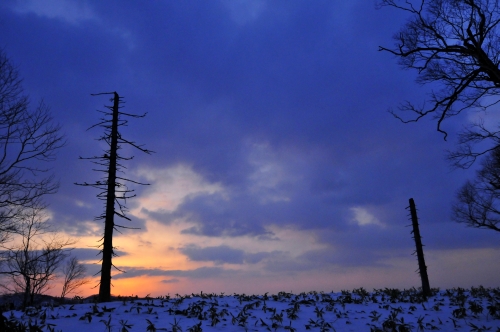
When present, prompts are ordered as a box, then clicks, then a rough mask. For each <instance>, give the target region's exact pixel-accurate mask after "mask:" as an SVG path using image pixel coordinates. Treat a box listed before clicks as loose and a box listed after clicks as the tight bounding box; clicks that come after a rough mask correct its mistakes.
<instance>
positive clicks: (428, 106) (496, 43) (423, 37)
mask: <svg viewBox="0 0 500 332" xmlns="http://www.w3.org/2000/svg"><path fill="white" fill-rule="evenodd" d="M379 5H380V6H381V7H393V8H397V9H399V10H402V11H404V12H406V13H409V14H410V19H409V20H408V22H407V23H406V24H405V25H404V26H403V27H402V28H401V30H400V31H399V33H397V34H396V35H395V36H394V39H395V41H396V45H395V47H394V48H386V47H380V48H379V50H381V51H387V52H390V53H391V54H394V55H395V56H396V57H397V58H398V59H399V64H400V65H401V66H402V67H403V68H404V69H412V70H416V71H417V73H418V78H417V82H418V83H420V84H433V85H434V84H435V83H437V85H438V86H440V87H441V88H440V89H439V90H437V91H432V92H431V93H430V95H429V96H428V98H427V103H424V104H423V105H422V106H416V105H415V104H413V103H410V102H405V103H403V104H401V105H400V107H399V112H392V114H393V115H394V116H395V117H396V118H398V119H400V120H401V121H403V122H405V123H408V122H416V121H418V120H420V119H421V118H423V117H425V116H428V115H429V116H434V118H435V119H436V120H437V130H438V131H439V132H441V133H443V134H444V138H445V139H446V137H447V133H446V131H445V130H444V129H443V128H442V124H443V122H444V121H445V120H446V119H448V118H450V117H453V116H456V115H458V114H460V113H461V112H463V111H464V110H468V109H482V110H486V109H488V108H490V107H491V106H493V105H496V104H497V103H499V102H500V99H499V97H498V93H499V92H500V69H499V68H498V65H499V63H500V7H499V3H498V1H496V0H433V1H425V0H421V1H397V0H381V1H380V2H379ZM408 112H409V113H410V114H411V115H410V116H409V117H406V116H405V117H403V116H402V114H407V113H408ZM486 127H487V126H485V125H484V123H482V122H479V123H476V124H473V125H472V126H470V127H469V128H467V129H466V130H465V131H464V132H462V133H461V134H460V136H459V143H460V144H459V148H458V150H457V151H454V152H451V153H450V155H449V158H450V160H451V162H452V163H453V164H454V165H455V166H457V167H463V168H467V167H470V166H471V165H472V163H474V161H475V160H476V159H477V157H479V156H481V155H484V154H486V153H488V152H489V151H491V150H492V149H494V148H495V147H496V146H497V145H498V144H500V132H499V131H491V130H489V129H487V128H486ZM485 140H486V141H490V140H491V141H492V142H493V144H490V145H488V146H486V147H485V146H484V145H483V146H481V147H477V146H478V145H477V144H476V143H479V142H482V141H485ZM474 146H476V147H477V148H476V149H479V150H477V151H476V150H475V148H474Z"/></svg>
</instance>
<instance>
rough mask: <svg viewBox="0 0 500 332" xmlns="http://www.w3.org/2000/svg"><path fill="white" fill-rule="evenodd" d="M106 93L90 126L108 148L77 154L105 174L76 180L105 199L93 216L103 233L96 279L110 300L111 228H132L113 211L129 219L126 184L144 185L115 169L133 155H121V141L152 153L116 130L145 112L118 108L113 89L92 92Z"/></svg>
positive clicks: (103, 296)
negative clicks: (106, 100) (100, 152)
mask: <svg viewBox="0 0 500 332" xmlns="http://www.w3.org/2000/svg"><path fill="white" fill-rule="evenodd" d="M106 94H111V95H113V98H112V99H111V101H112V102H113V106H106V108H107V109H108V111H101V113H102V114H103V115H104V116H103V117H102V118H101V119H100V121H99V122H98V123H97V124H95V125H93V126H92V127H90V128H89V129H92V128H95V127H100V128H103V129H104V133H103V135H102V136H101V137H100V138H99V139H98V140H99V141H103V142H105V143H106V145H107V146H108V148H107V149H106V150H105V151H104V154H103V155H102V156H94V157H90V158H82V157H80V159H88V160H91V161H92V162H93V163H94V164H96V165H98V167H99V168H98V169H95V171H97V172H103V173H105V176H104V177H103V178H102V179H101V180H98V181H96V182H93V183H87V182H84V183H76V184H77V185H81V186H89V187H94V188H97V189H98V190H99V191H100V192H99V193H98V194H97V198H98V199H100V200H104V201H105V208H104V212H103V213H102V214H101V215H100V216H98V217H96V220H104V235H103V237H102V238H101V241H102V242H101V244H100V245H99V247H100V248H101V251H100V252H101V253H102V267H101V271H100V273H101V280H100V283H99V301H100V302H107V301H110V300H111V268H112V267H115V268H116V266H114V265H113V263H112V258H113V256H116V255H115V253H114V247H113V231H114V230H117V228H131V227H126V226H122V225H118V224H116V223H115V221H114V217H115V215H116V216H118V217H120V218H122V219H126V220H130V218H129V217H127V215H126V212H127V207H126V205H125V204H126V200H127V199H128V198H132V197H134V196H135V194H134V193H133V192H134V190H133V189H130V188H129V187H128V186H127V184H130V183H133V184H138V185H147V184H145V183H140V182H137V181H133V180H131V179H128V178H124V177H121V176H118V175H117V173H123V169H124V168H125V167H124V165H123V164H122V162H123V161H127V160H131V159H133V157H124V156H122V155H121V154H119V153H118V151H119V150H120V149H121V148H122V146H123V145H129V146H132V147H134V148H136V149H137V150H139V151H142V152H144V153H147V154H151V153H152V151H150V150H147V149H145V148H143V146H142V145H138V144H136V143H135V142H133V141H129V140H127V139H125V138H124V137H122V135H121V133H120V130H119V129H120V128H121V127H124V126H127V125H128V120H127V118H142V117H144V116H146V114H143V115H135V114H128V113H124V112H122V111H120V108H122V106H120V105H121V104H122V103H123V100H122V99H121V98H120V96H119V95H118V93H116V92H109V93H98V94H93V96H96V95H106ZM117 269H118V268H117ZM118 270H119V269H118Z"/></svg>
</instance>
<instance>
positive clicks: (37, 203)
mask: <svg viewBox="0 0 500 332" xmlns="http://www.w3.org/2000/svg"><path fill="white" fill-rule="evenodd" d="M21 83H22V80H21V78H20V76H19V72H18V70H17V69H16V68H15V67H14V66H13V65H12V63H11V61H10V60H9V59H8V58H7V56H6V54H5V52H3V50H0V245H1V244H2V243H5V242H6V241H7V239H8V236H9V234H11V233H12V232H14V231H15V230H16V219H17V216H19V215H20V214H22V213H23V211H24V209H31V208H40V207H42V206H43V204H44V203H43V201H42V197H43V196H44V195H47V194H53V193H55V192H56V190H57V188H58V183H57V181H55V179H54V177H53V175H51V174H50V172H49V168H48V167H47V163H46V162H49V161H53V160H54V159H55V152H56V151H57V150H58V149H59V148H60V147H62V146H63V145H64V139H63V136H62V135H61V130H60V126H59V125H57V124H55V123H54V120H53V118H52V116H51V115H50V112H49V109H48V107H47V106H46V105H45V104H44V103H43V101H41V102H40V103H39V104H38V105H37V106H36V107H34V108H31V107H30V102H29V99H28V96H27V95H26V94H25V93H24V90H23V87H22V84H21Z"/></svg>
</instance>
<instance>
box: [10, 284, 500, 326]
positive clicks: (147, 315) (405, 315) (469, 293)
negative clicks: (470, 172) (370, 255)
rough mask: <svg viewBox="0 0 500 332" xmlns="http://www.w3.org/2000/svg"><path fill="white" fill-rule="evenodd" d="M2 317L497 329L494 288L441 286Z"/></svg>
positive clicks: (217, 297)
mask: <svg viewBox="0 0 500 332" xmlns="http://www.w3.org/2000/svg"><path fill="white" fill-rule="evenodd" d="M4 316H5V317H6V318H7V320H8V324H17V325H19V323H22V324H25V326H26V327H28V326H29V325H30V324H31V325H38V326H39V327H40V328H41V331H85V332H94V331H99V332H103V331H121V332H125V331H176V332H177V331H183V332H197V331H306V330H310V331H431V330H440V331H474V332H479V331H500V289H498V288H497V289H491V288H483V287H479V288H471V289H469V290H464V289H452V290H446V291H439V292H437V293H435V295H434V296H432V297H430V298H429V299H428V300H427V301H422V298H421V297H420V296H419V293H418V291H417V290H415V289H413V290H404V291H399V290H396V289H384V290H374V291H373V292H367V291H366V290H364V289H362V288H360V289H356V290H353V291H352V292H347V291H343V292H341V293H316V292H310V293H302V294H291V293H284V292H283V293H278V294H275V295H269V294H265V295H245V294H234V295H231V296H227V295H224V294H204V293H201V294H191V295H186V296H180V295H175V296H165V297H160V298H154V299H153V298H149V297H146V298H143V299H139V298H122V299H121V300H120V301H114V302H108V303H101V304H94V303H85V304H73V305H72V304H66V305H60V306H55V305H52V306H50V305H48V306H42V307H41V308H29V309H28V310H27V311H26V312H22V311H7V312H5V313H4ZM26 330H27V331H28V330H29V329H26ZM16 331H18V330H16ZM23 331H24V330H23ZM29 331H31V330H29ZM34 331H40V330H34Z"/></svg>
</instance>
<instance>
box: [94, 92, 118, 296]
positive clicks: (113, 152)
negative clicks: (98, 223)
mask: <svg viewBox="0 0 500 332" xmlns="http://www.w3.org/2000/svg"><path fill="white" fill-rule="evenodd" d="M119 98H120V97H119V96H118V93H116V92H115V93H114V102H113V119H112V123H111V146H110V153H109V170H108V183H107V186H108V188H107V196H106V217H105V219H104V237H103V247H102V268H101V282H100V285H99V302H109V301H110V300H111V266H112V262H111V260H112V257H113V229H114V227H115V223H114V216H115V195H116V194H115V189H116V188H115V187H116V162H117V147H118V106H119Z"/></svg>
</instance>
